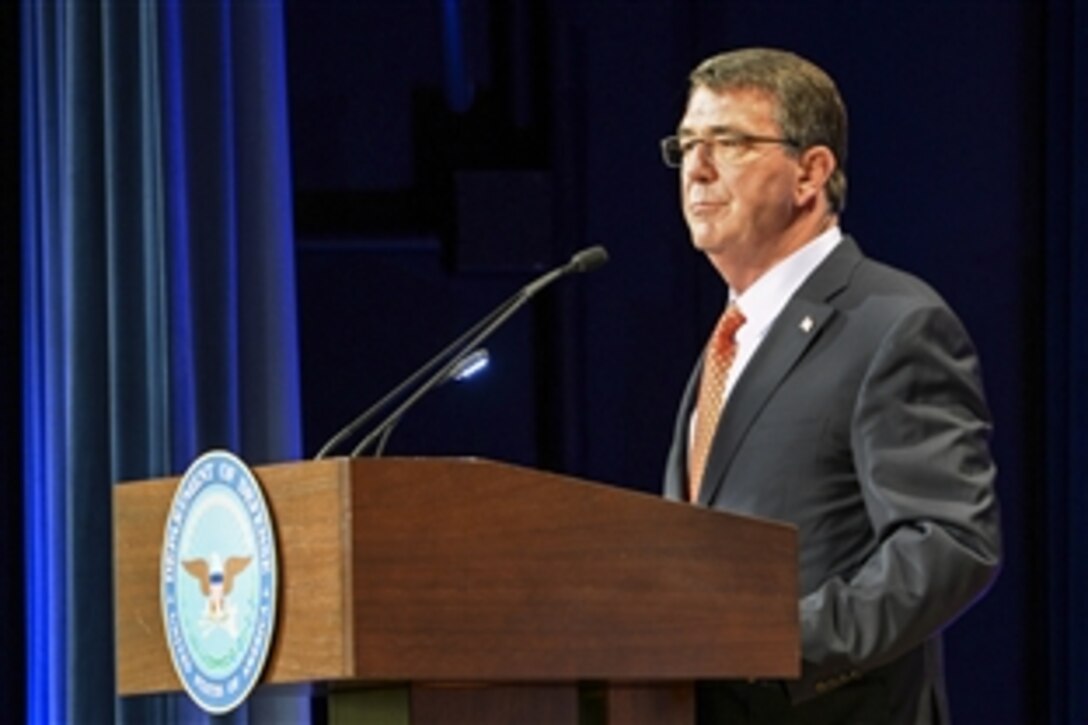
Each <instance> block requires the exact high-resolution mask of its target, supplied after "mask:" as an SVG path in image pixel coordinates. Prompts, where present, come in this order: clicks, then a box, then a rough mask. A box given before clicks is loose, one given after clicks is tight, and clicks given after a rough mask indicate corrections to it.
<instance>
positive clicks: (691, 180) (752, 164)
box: [677, 87, 799, 265]
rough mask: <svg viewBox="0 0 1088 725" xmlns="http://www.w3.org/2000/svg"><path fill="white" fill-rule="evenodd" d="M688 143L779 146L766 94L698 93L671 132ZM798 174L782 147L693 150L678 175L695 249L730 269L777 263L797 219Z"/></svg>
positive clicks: (742, 91)
mask: <svg viewBox="0 0 1088 725" xmlns="http://www.w3.org/2000/svg"><path fill="white" fill-rule="evenodd" d="M677 135H678V136H679V137H680V142H681V144H684V143H685V142H687V141H691V140H692V139H705V140H707V141H709V140H711V139H714V138H716V137H717V138H723V139H724V138H728V137H730V136H736V135H741V136H744V135H750V136H762V137H769V138H779V137H781V135H782V133H781V130H780V129H779V127H778V122H777V121H776V120H775V102H774V100H773V97H772V96H770V95H769V94H768V93H766V92H765V91H760V90H754V89H731V90H722V91H714V90H711V89H709V88H706V87H698V88H696V89H695V90H694V91H693V92H692V94H691V97H690V98H689V99H688V105H687V110H686V112H685V113H684V118H683V119H682V120H681V122H680V127H679V130H678V132H677ZM798 172H799V167H798V164H797V160H796V158H795V157H794V155H793V153H792V151H791V150H790V149H789V148H788V147H786V146H783V145H781V144H773V143H759V144H752V145H740V146H734V147H733V148H732V149H727V148H723V147H721V146H720V145H715V144H714V143H712V142H708V143H695V144H694V145H693V147H692V148H691V150H690V151H688V152H687V153H686V154H685V155H684V160H683V163H682V165H681V167H680V184H681V202H682V204H683V209H684V219H685V220H686V221H687V224H688V228H689V229H690V231H691V240H692V244H694V246H695V248H696V249H698V250H700V251H702V252H705V253H706V254H707V255H710V256H712V257H721V258H722V260H724V261H728V262H729V263H730V264H745V265H759V264H762V263H764V262H765V261H766V260H767V259H773V258H775V257H776V256H778V255H779V252H780V250H778V246H780V245H781V244H783V240H782V235H783V232H784V231H785V230H786V228H787V227H788V226H789V224H790V221H791V220H792V219H793V217H794V213H795V193H794V192H795V189H796V182H797V178H798Z"/></svg>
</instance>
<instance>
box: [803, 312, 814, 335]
mask: <svg viewBox="0 0 1088 725" xmlns="http://www.w3.org/2000/svg"><path fill="white" fill-rule="evenodd" d="M815 324H816V323H815V322H813V321H812V318H811V317H809V316H808V315H805V319H803V320H801V324H800V325H799V327H800V328H801V331H802V332H804V333H805V334H808V333H810V332H812V327H813V325H815Z"/></svg>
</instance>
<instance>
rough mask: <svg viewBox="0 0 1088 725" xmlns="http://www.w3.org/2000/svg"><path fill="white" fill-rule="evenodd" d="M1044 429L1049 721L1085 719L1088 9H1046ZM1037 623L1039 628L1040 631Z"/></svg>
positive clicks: (1060, 0) (1067, 1)
mask: <svg viewBox="0 0 1088 725" xmlns="http://www.w3.org/2000/svg"><path fill="white" fill-rule="evenodd" d="M1047 21H1048V27H1047V38H1046V40H1047V44H1046V48H1047V58H1046V61H1047V64H1046V65H1047V109H1046V110H1047V128H1046V168H1047V174H1046V190H1045V198H1046V232H1045V238H1046V288H1045V299H1046V304H1047V309H1046V341H1047V342H1046V358H1047V363H1046V379H1045V390H1046V432H1045V441H1046V443H1045V445H1046V450H1045V454H1046V455H1045V460H1046V465H1045V472H1046V482H1047V491H1046V493H1047V496H1046V522H1045V523H1046V536H1047V548H1048V552H1047V563H1048V567H1047V572H1046V574H1047V584H1046V586H1047V587H1048V592H1047V594H1048V601H1049V611H1048V612H1047V613H1048V615H1049V616H1048V618H1047V622H1046V623H1045V631H1046V636H1047V639H1048V643H1049V646H1050V647H1049V651H1050V653H1051V657H1050V662H1049V663H1048V664H1049V668H1048V669H1049V672H1048V675H1049V677H1048V685H1049V692H1048V696H1049V703H1050V721H1051V722H1055V723H1072V722H1088V688H1085V683H1088V6H1085V4H1084V3H1082V2H1079V0H1051V2H1050V3H1048V6H1047ZM1040 629H1041V630H1043V628H1042V627H1041V628H1040Z"/></svg>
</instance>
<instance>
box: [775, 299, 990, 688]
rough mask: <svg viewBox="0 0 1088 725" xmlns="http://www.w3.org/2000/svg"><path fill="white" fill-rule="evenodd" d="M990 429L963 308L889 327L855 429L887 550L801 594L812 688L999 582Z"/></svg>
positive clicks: (886, 653)
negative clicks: (959, 316)
mask: <svg viewBox="0 0 1088 725" xmlns="http://www.w3.org/2000/svg"><path fill="white" fill-rule="evenodd" d="M989 432H990V416H989V412H988V410H987V406H986V402H985V399H984V396H983V391H982V383H981V380H980V376H979V371H978V362H977V357H976V355H975V351H974V348H973V345H972V343H971V341H970V339H969V338H968V336H967V333H966V332H965V331H964V329H963V328H962V326H961V324H960V322H959V321H958V320H957V319H956V317H955V316H954V315H953V314H952V312H951V311H950V310H948V309H947V308H946V307H943V306H936V305H935V306H931V307H926V308H922V309H915V310H913V311H912V312H910V313H909V314H907V315H905V316H903V317H902V318H901V319H900V320H899V321H898V322H897V323H896V324H894V325H892V326H890V329H889V330H888V332H887V334H886V335H885V336H884V338H883V340H882V341H881V343H880V345H879V347H878V349H877V353H876V354H875V356H874V357H873V359H872V361H871V364H870V365H869V368H868V370H867V372H866V374H865V376H864V378H863V381H862V384H861V386H860V388H859V393H858V396H857V399H856V401H855V406H854V409H853V413H852V423H851V446H852V450H853V459H854V465H855V469H856V472H857V477H858V481H859V485H860V490H861V495H862V497H863V500H864V502H865V508H866V511H867V514H868V517H869V520H870V523H871V526H872V529H873V532H874V534H875V541H876V544H875V547H874V548H873V550H872V551H871V552H870V553H869V554H868V556H867V557H866V558H865V559H864V560H863V561H862V563H861V565H860V566H859V567H858V568H857V569H856V570H855V571H853V572H852V573H851V574H850V575H849V576H844V577H835V578H832V579H830V580H828V581H826V582H824V583H823V584H822V585H821V586H819V587H818V588H817V589H816V590H814V591H812V592H811V593H810V594H808V595H807V596H805V597H803V598H802V600H801V603H800V616H801V638H802V652H803V657H804V660H805V677H804V680H803V682H813V681H817V680H821V679H823V680H825V681H826V680H827V679H829V678H830V679H831V680H834V679H835V678H836V677H838V678H839V679H840V680H842V681H845V680H848V679H849V677H850V676H849V675H842V674H841V673H844V672H848V673H853V675H854V676H857V674H859V671H865V670H868V669H872V668H874V667H878V666H880V665H882V664H885V663H888V662H890V661H892V660H894V659H896V658H897V657H899V656H900V655H903V654H905V653H906V652H908V651H910V650H911V649H914V648H915V647H917V646H919V645H920V644H922V643H923V642H924V641H925V640H927V639H928V638H930V637H932V636H933V635H934V634H936V633H937V632H939V631H940V630H941V628H943V627H944V626H945V625H947V624H949V623H950V622H951V621H952V620H953V619H955V618H956V616H957V615H958V614H960V613H961V612H962V611H963V610H964V609H965V608H967V607H968V606H969V605H970V604H971V602H972V601H974V600H975V599H976V598H977V597H978V596H979V595H980V594H981V593H982V592H983V591H984V590H985V589H986V587H987V586H988V585H989V583H990V582H991V580H992V579H993V576H994V575H995V573H996V571H997V568H998V563H999V559H1000V534H999V522H998V507H997V501H996V497H995V494H994V488H993V484H994V477H995V467H994V463H993V461H992V459H991V456H990V452H989V444H988V438H989ZM837 673H838V674H837ZM801 694H803V693H796V692H795V695H801Z"/></svg>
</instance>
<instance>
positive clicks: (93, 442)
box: [21, 0, 309, 722]
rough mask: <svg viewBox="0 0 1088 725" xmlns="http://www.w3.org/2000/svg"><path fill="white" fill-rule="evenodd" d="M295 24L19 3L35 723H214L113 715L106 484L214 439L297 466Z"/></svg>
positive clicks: (273, 703)
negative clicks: (288, 56) (290, 47)
mask: <svg viewBox="0 0 1088 725" xmlns="http://www.w3.org/2000/svg"><path fill="white" fill-rule="evenodd" d="M282 11H283V9H282V7H281V5H280V3H278V2H274V1H273V0H262V1H261V2H236V3H231V2H227V1H226V0H223V1H222V2H213V1H211V0H209V1H206V2H196V3H189V2H153V1H152V0H148V1H147V2H130V1H129V2H41V3H26V4H25V5H24V6H23V14H22V21H21V22H22V31H21V32H22V41H23V42H22V51H21V52H22V65H23V75H22V79H23V83H22V128H23V131H22V169H23V171H22V177H23V179H22V181H23V183H22V189H23V202H22V205H23V206H22V209H23V265H24V266H23V308H24V312H23V317H24V332H23V334H24V339H23V345H24V368H25V372H24V388H25V403H24V430H25V459H24V466H25V477H24V487H25V488H24V492H25V517H26V519H25V531H26V541H25V546H26V563H27V566H26V571H27V582H26V611H27V620H28V628H27V640H28V652H27V659H26V662H27V689H28V702H27V707H28V718H29V720H30V722H61V721H67V722H108V721H110V720H113V719H114V718H115V717H117V718H120V719H131V720H133V721H147V720H153V721H163V720H167V721H169V720H178V719H185V720H188V719H191V717H197V718H202V715H201V714H199V713H196V712H195V711H194V710H193V709H192V706H191V705H189V704H188V703H187V701H186V700H185V699H184V698H182V697H180V696H177V697H172V698H167V697H163V698H139V699H136V700H134V701H128V702H125V703H124V704H123V705H119V704H118V703H117V702H116V699H115V696H114V691H115V690H114V687H115V681H114V667H115V663H114V657H113V626H112V617H113V614H112V612H113V594H112V592H113V581H112V578H111V577H112V566H111V534H110V530H111V489H112V487H113V486H114V485H115V484H117V483H118V482H121V481H125V480H131V479H139V478H146V477H151V476H161V475H166V474H177V473H179V472H181V471H182V470H184V468H185V467H186V465H187V464H188V462H189V461H191V460H192V459H193V458H194V457H195V456H196V455H197V454H198V453H199V452H201V451H202V450H205V449H207V448H210V447H225V448H229V449H231V450H233V451H235V452H237V453H239V454H240V455H241V456H242V457H243V458H244V459H245V460H247V461H248V462H249V463H251V464H259V463H264V462H270V461H277V460H287V459H292V458H297V457H298V456H299V455H300V453H301V435H300V430H299V420H300V417H299V415H300V406H299V389H298V388H299V383H298V379H299V377H298V346H297V329H296V315H295V282H294V279H295V276H294V256H293V254H294V249H293V238H292V214H291V208H292V199H291V184H290V164H289V149H288V129H287V109H286V88H285V82H286V81H285V68H284V61H285V58H284V37H283V18H282ZM247 710H248V715H250V716H252V717H251V719H253V720H272V719H275V720H280V721H291V722H298V721H300V720H305V719H306V718H307V717H308V713H309V702H308V700H307V699H306V698H305V697H304V696H301V695H298V694H292V693H289V694H287V695H281V694H278V693H273V694H271V695H268V696H259V697H257V698H255V699H254V700H251V702H250V703H249V705H248V706H247ZM246 715H247V712H246V711H243V712H242V713H240V715H239V716H238V717H236V719H245V718H246Z"/></svg>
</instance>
